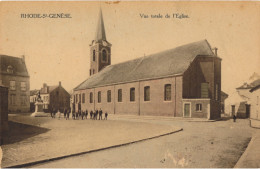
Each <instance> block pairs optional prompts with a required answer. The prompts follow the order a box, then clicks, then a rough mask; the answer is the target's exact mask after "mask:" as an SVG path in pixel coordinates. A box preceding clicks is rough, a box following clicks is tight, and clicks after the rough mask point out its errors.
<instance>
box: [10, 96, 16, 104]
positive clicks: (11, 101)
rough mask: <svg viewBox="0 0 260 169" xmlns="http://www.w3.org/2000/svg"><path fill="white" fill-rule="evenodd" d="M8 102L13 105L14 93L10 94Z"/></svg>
mask: <svg viewBox="0 0 260 169" xmlns="http://www.w3.org/2000/svg"><path fill="white" fill-rule="evenodd" d="M10 104H11V105H15V94H11V95H10Z"/></svg>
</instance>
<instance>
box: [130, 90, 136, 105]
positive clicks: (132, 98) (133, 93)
mask: <svg viewBox="0 0 260 169" xmlns="http://www.w3.org/2000/svg"><path fill="white" fill-rule="evenodd" d="M134 101H135V88H134V87H133V88H131V89H130V102H134Z"/></svg>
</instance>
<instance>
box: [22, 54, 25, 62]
mask: <svg viewBox="0 0 260 169" xmlns="http://www.w3.org/2000/svg"><path fill="white" fill-rule="evenodd" d="M22 61H23V62H24V63H25V56H24V55H22Z"/></svg>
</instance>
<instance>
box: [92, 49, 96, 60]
mask: <svg viewBox="0 0 260 169" xmlns="http://www.w3.org/2000/svg"><path fill="white" fill-rule="evenodd" d="M92 56H93V61H94V62H95V61H96V50H93V54H92Z"/></svg>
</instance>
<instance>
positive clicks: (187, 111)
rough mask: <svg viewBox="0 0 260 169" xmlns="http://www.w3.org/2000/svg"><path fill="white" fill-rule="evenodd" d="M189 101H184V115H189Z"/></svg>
mask: <svg viewBox="0 0 260 169" xmlns="http://www.w3.org/2000/svg"><path fill="white" fill-rule="evenodd" d="M190 108H191V107H190V103H184V110H183V111H184V117H191V114H190V113H191V110H190Z"/></svg>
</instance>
